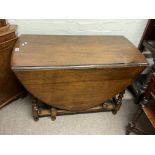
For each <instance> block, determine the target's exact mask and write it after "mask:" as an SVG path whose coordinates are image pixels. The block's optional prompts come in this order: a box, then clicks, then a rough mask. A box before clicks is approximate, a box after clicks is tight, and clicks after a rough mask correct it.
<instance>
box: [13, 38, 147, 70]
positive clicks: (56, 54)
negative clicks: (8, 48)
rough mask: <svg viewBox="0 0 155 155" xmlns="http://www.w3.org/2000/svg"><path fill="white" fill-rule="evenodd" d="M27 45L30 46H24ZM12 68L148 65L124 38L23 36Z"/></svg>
mask: <svg viewBox="0 0 155 155" xmlns="http://www.w3.org/2000/svg"><path fill="white" fill-rule="evenodd" d="M25 42H26V44H24V43H25ZM15 48H19V52H14V55H13V59H12V67H20V66H21V67H23V66H24V67H50V68H51V67H53V68H55V67H59V66H61V67H68V66H76V67H77V66H85V67H86V66H89V67H90V65H100V66H114V65H118V66H120V65H128V66H130V65H131V66H132V65H134V64H135V65H136V66H137V65H141V64H142V65H143V64H144V65H145V64H146V61H145V58H144V56H143V55H142V54H141V53H140V52H139V50H138V49H137V48H135V47H134V45H133V44H132V43H130V42H129V41H128V40H127V39H126V38H124V37H123V36H59V35H57V36H47V35H21V36H20V38H19V39H18V41H17V43H16V47H15Z"/></svg>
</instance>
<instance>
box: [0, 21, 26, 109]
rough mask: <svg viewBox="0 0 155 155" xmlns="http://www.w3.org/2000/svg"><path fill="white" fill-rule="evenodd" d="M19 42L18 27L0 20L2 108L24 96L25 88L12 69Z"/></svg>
mask: <svg viewBox="0 0 155 155" xmlns="http://www.w3.org/2000/svg"><path fill="white" fill-rule="evenodd" d="M16 40H17V36H16V26H15V25H9V24H8V25H6V24H5V21H4V20H0V108H2V107H3V106H5V105H6V104H8V103H10V102H11V101H13V100H15V99H17V98H18V97H19V96H21V95H22V94H23V92H24V91H23V90H24V89H23V87H22V85H21V84H20V83H19V81H18V80H17V78H16V76H15V75H14V73H13V71H12V70H11V67H10V61H11V54H12V49H13V47H14V45H15V42H16Z"/></svg>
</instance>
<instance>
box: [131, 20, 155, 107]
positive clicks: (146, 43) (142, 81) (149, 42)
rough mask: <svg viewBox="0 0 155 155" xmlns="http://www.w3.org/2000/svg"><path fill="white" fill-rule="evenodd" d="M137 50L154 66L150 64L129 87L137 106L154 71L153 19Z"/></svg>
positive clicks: (154, 28) (154, 27)
mask: <svg viewBox="0 0 155 155" xmlns="http://www.w3.org/2000/svg"><path fill="white" fill-rule="evenodd" d="M138 48H139V50H140V51H141V52H142V53H143V54H144V56H145V57H146V58H148V60H149V59H150V58H153V61H154V64H150V66H149V67H147V69H146V70H145V72H143V73H142V74H141V75H140V76H139V78H138V79H137V80H136V81H135V82H134V83H133V84H132V85H131V86H130V87H129V89H130V90H131V92H132V93H133V94H134V96H135V103H137V104H138V103H139V102H140V101H141V99H142V98H143V95H144V92H145V89H146V87H147V85H148V82H149V78H150V76H149V75H151V74H152V73H153V72H154V71H155V19H150V20H148V23H147V25H146V28H145V30H144V33H143V35H142V38H141V41H140V43H139V46H138ZM146 50H147V51H150V53H149V52H145V51H146Z"/></svg>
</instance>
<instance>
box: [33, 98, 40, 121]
mask: <svg viewBox="0 0 155 155" xmlns="http://www.w3.org/2000/svg"><path fill="white" fill-rule="evenodd" d="M38 114H39V108H38V100H37V99H36V98H33V99H32V115H33V118H34V120H35V121H38V120H39V115H38Z"/></svg>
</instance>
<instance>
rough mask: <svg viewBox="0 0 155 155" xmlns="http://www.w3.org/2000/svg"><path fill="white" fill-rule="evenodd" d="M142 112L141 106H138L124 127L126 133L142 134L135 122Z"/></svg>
mask: <svg viewBox="0 0 155 155" xmlns="http://www.w3.org/2000/svg"><path fill="white" fill-rule="evenodd" d="M142 113H143V109H142V107H140V108H139V109H138V111H137V112H136V114H135V116H134V117H133V120H132V121H131V122H129V123H128V126H127V127H126V135H129V134H130V132H135V133H137V134H144V132H143V131H142V130H140V129H138V128H136V123H137V121H138V119H139V118H140V116H141V115H142Z"/></svg>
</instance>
